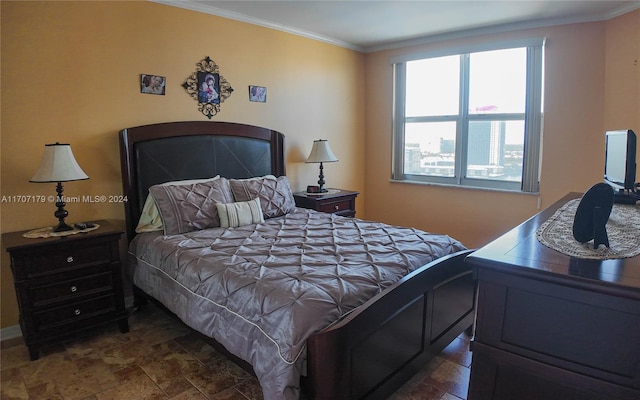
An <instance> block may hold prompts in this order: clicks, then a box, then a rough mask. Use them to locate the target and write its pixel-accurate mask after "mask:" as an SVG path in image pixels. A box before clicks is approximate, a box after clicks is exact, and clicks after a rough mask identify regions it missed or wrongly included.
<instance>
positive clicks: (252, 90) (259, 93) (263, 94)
mask: <svg viewBox="0 0 640 400" xmlns="http://www.w3.org/2000/svg"><path fill="white" fill-rule="evenodd" d="M249 101H257V102H259V103H266V102H267V88H266V87H264V86H253V85H250V86H249Z"/></svg>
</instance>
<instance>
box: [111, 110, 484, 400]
mask: <svg viewBox="0 0 640 400" xmlns="http://www.w3.org/2000/svg"><path fill="white" fill-rule="evenodd" d="M120 152H121V162H122V165H121V166H122V181H123V188H124V194H125V195H126V196H127V199H128V201H127V202H126V203H125V214H126V230H127V235H128V239H129V242H130V244H129V254H128V259H127V269H128V271H129V273H130V275H131V277H132V280H133V285H134V295H135V296H136V300H135V302H136V304H141V303H142V302H143V300H144V298H146V297H151V298H153V299H155V300H157V301H159V302H160V303H161V304H162V305H163V306H164V307H165V308H167V309H168V310H169V311H170V312H172V313H174V314H175V315H177V316H178V317H179V318H180V319H181V320H182V321H183V322H184V323H185V324H187V325H188V326H190V327H191V328H193V329H195V330H197V331H199V332H200V333H202V334H204V335H206V336H207V337H209V338H211V340H212V341H213V342H215V343H216V345H217V346H218V347H220V348H223V349H225V351H226V352H228V353H229V354H230V357H231V358H232V359H234V360H235V361H237V362H238V363H239V364H240V365H242V366H243V367H245V368H247V369H249V370H250V371H251V372H252V373H254V374H255V375H256V376H257V378H258V380H259V382H260V384H261V387H262V389H263V396H264V398H265V399H267V400H275V399H287V400H290V399H291V400H292V399H297V398H300V396H301V393H302V394H303V397H304V398H308V399H332V400H335V399H361V398H371V399H376V398H380V399H382V398H386V397H388V396H389V395H390V394H392V393H393V392H394V391H395V390H396V389H397V388H398V387H399V386H401V385H402V384H403V383H404V382H405V381H406V380H407V379H409V378H410V377H411V376H413V375H414V374H415V373H416V372H417V371H418V370H419V369H420V368H421V367H422V366H424V364H425V363H426V362H427V361H428V360H430V359H431V358H433V357H434V356H435V355H437V354H438V353H439V352H440V351H441V350H442V349H443V348H444V347H445V346H446V345H447V344H449V343H450V342H451V341H452V340H453V339H455V338H456V337H457V336H458V335H460V334H461V333H462V332H463V331H464V330H466V329H468V328H469V327H470V326H471V324H472V322H473V315H474V297H475V296H474V291H475V286H474V280H473V278H472V273H471V270H470V268H469V267H468V266H467V265H466V264H465V263H464V258H465V257H466V256H467V255H468V254H469V253H470V250H467V249H466V248H464V246H463V245H462V244H460V243H459V242H458V241H456V240H455V239H452V238H450V237H448V236H446V235H435V234H431V233H427V232H423V231H419V230H416V229H411V228H405V227H395V226H390V225H386V224H381V223H378V222H374V221H364V220H361V219H356V218H348V217H341V216H338V215H334V214H325V213H319V212H316V211H313V210H306V209H301V208H297V207H295V204H292V201H293V198H292V196H291V193H290V191H291V189H290V183H289V182H288V181H287V179H286V175H285V154H284V135H282V134H281V133H279V132H276V131H273V130H270V129H267V128H261V127H256V126H251V125H244V124H236V123H225V122H205V121H196V122H170V123H160V124H153V125H145V126H139V127H134V128H128V129H124V130H122V131H121V132H120ZM185 181H186V182H185ZM166 182H171V183H168V184H167V183H166ZM172 185H175V186H172ZM185 188H186V189H185ZM202 188H204V189H202ZM229 188H230V189H231V190H230V191H229ZM150 191H151V193H153V200H155V204H154V206H156V207H157V210H156V212H157V211H159V214H160V215H161V216H162V217H163V218H161V220H162V222H163V226H162V227H161V228H158V227H157V226H156V227H155V229H156V230H150V231H148V232H143V233H137V232H136V227H138V230H140V224H142V223H141V216H143V215H146V214H147V210H148V207H149V204H150V203H153V201H151V202H149V200H148V197H149V196H148V194H149V193H150ZM229 193H231V195H230V194H229ZM180 196H182V197H180ZM186 198H195V199H196V200H193V203H197V204H196V206H194V207H195V211H194V210H191V206H190V204H191V203H189V205H187V206H185V204H187V203H185V199H186ZM211 199H215V201H214V203H215V207H212V206H211V203H207V204H208V205H206V204H204V203H203V202H211V201H212V200H211ZM190 201H191V200H190ZM167 210H169V211H167ZM189 210H191V211H189ZM207 210H208V211H207ZM211 210H213V211H211ZM216 212H217V214H216V215H215V216H212V215H211V214H212V213H216ZM170 213H175V215H174V214H170ZM178 214H180V215H179V216H176V215H178ZM182 214H185V215H186V216H185V215H182ZM187 214H188V215H187ZM157 219H158V218H157V217H156V222H157ZM214 220H215V222H211V221H214ZM176 221H178V222H176ZM180 221H182V223H180ZM185 221H186V222H185ZM220 224H222V226H220ZM145 226H146V225H145ZM158 229H160V230H158ZM144 230H145V229H142V231H144ZM423 250H424V251H423Z"/></svg>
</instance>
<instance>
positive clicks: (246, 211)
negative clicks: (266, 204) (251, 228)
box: [216, 197, 264, 228]
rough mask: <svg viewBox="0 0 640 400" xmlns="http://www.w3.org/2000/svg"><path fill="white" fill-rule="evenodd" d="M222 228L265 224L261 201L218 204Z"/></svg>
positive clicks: (257, 199) (256, 199)
mask: <svg viewBox="0 0 640 400" xmlns="http://www.w3.org/2000/svg"><path fill="white" fill-rule="evenodd" d="M216 207H217V208H218V217H220V227H222V228H237V227H238V226H243V225H250V224H260V223H263V222H264V217H263V215H262V208H260V199H259V198H258V197H256V198H255V199H253V200H250V201H239V202H236V203H217V204H216Z"/></svg>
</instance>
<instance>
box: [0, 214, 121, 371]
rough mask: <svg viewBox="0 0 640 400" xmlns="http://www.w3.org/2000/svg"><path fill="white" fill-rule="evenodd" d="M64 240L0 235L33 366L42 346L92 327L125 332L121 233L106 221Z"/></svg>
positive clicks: (19, 234)
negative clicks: (111, 325) (8, 258)
mask: <svg viewBox="0 0 640 400" xmlns="http://www.w3.org/2000/svg"><path fill="white" fill-rule="evenodd" d="M95 223H96V224H98V225H100V227H99V228H98V229H96V230H94V231H91V232H87V233H78V234H75V235H69V236H66V237H53V238H38V239H31V238H25V237H23V236H22V235H23V234H24V233H25V232H26V231H25V232H11V233H5V234H3V235H2V241H3V243H4V247H5V248H6V250H7V251H8V252H9V253H10V256H11V271H12V272H13V277H14V281H15V288H16V294H17V296H18V306H19V309H20V328H21V329H22V335H23V337H24V341H25V343H26V345H27V347H28V348H29V356H30V357H31V359H32V360H35V359H37V358H38V357H39V349H40V346H41V345H42V344H44V343H47V342H55V341H59V340H61V339H62V338H63V337H65V336H69V335H71V334H74V333H77V332H78V331H81V330H83V329H88V328H91V327H94V326H96V325H101V324H105V323H109V322H115V321H117V322H118V326H119V328H120V331H121V332H123V333H125V332H128V331H129V324H128V321H127V313H126V310H125V304H124V293H123V285H122V268H121V264H120V249H119V245H118V243H119V241H120V236H121V235H122V230H121V229H119V228H116V226H115V225H114V224H113V223H111V222H109V221H104V220H101V221H96V222H95Z"/></svg>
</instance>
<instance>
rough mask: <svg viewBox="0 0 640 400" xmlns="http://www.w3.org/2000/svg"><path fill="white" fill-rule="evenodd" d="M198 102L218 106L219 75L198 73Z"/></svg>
mask: <svg viewBox="0 0 640 400" xmlns="http://www.w3.org/2000/svg"><path fill="white" fill-rule="evenodd" d="M198 101H200V103H212V104H220V74H218V73H212V72H202V71H201V72H198Z"/></svg>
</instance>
